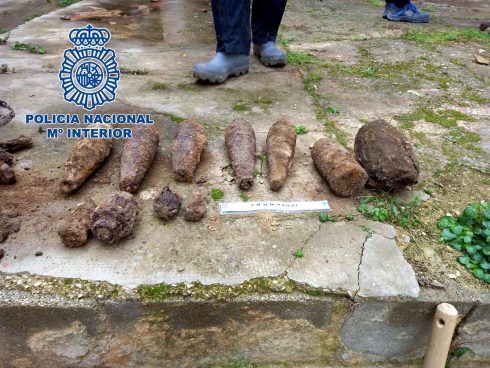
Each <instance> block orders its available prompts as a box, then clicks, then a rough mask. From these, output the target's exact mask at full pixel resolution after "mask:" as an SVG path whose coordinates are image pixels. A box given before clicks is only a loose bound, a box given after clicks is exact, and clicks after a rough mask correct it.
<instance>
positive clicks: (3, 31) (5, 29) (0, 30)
mask: <svg viewBox="0 0 490 368" xmlns="http://www.w3.org/2000/svg"><path fill="white" fill-rule="evenodd" d="M8 31H9V30H8V29H7V28H1V27H0V34H2V33H7V32H8Z"/></svg>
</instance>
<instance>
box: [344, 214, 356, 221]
mask: <svg viewBox="0 0 490 368" xmlns="http://www.w3.org/2000/svg"><path fill="white" fill-rule="evenodd" d="M345 219H346V220H347V221H354V220H355V216H354V215H350V214H349V215H347V216H345Z"/></svg>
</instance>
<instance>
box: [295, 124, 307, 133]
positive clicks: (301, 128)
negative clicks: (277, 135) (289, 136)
mask: <svg viewBox="0 0 490 368" xmlns="http://www.w3.org/2000/svg"><path fill="white" fill-rule="evenodd" d="M294 130H295V131H296V134H298V135H299V134H306V133H308V129H307V128H306V127H305V126H304V125H296V126H295V127H294Z"/></svg>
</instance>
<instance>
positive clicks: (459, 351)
mask: <svg viewBox="0 0 490 368" xmlns="http://www.w3.org/2000/svg"><path fill="white" fill-rule="evenodd" d="M470 351H471V349H470V348H469V347H467V346H460V347H458V348H456V349H454V350H452V351H451V352H450V353H449V357H450V358H461V357H462V356H463V355H465V354H466V353H469V352H470Z"/></svg>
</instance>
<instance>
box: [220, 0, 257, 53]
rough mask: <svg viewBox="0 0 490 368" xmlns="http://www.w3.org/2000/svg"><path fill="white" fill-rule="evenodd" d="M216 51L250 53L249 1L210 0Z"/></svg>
mask: <svg viewBox="0 0 490 368" xmlns="http://www.w3.org/2000/svg"><path fill="white" fill-rule="evenodd" d="M211 6H212V9H213V18H214V28H215V30H216V44H217V46H216V51H217V52H224V53H227V54H243V55H248V54H249V53H250V0H212V1H211Z"/></svg>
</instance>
